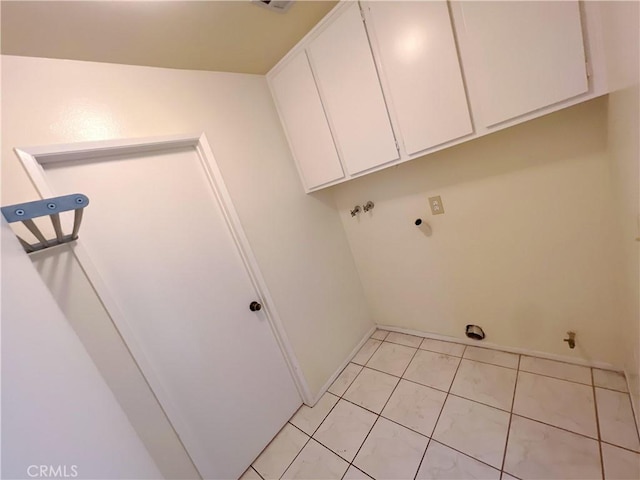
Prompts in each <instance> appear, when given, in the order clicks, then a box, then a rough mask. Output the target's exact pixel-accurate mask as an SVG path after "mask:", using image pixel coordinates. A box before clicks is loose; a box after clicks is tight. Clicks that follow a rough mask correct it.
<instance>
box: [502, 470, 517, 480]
mask: <svg viewBox="0 0 640 480" xmlns="http://www.w3.org/2000/svg"><path fill="white" fill-rule="evenodd" d="M500 480H518V479H517V478H516V477H514V476H513V475H509V474H508V473H506V472H502V476H501V477H500Z"/></svg>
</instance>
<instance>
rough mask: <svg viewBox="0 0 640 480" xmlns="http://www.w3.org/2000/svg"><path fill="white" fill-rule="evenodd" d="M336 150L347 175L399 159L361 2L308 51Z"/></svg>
mask: <svg viewBox="0 0 640 480" xmlns="http://www.w3.org/2000/svg"><path fill="white" fill-rule="evenodd" d="M307 51H308V53H309V58H310V60H311V64H312V67H313V70H314V73H315V77H316V79H317V81H318V88H319V90H320V95H321V97H322V102H323V104H324V106H325V110H326V112H327V116H328V117H329V122H330V125H331V129H332V131H333V134H334V138H335V139H336V143H337V147H338V150H339V152H340V155H341V158H342V160H343V162H344V164H345V167H346V169H347V170H348V173H350V174H356V173H360V172H363V171H365V170H369V169H371V168H374V167H376V166H378V165H382V164H385V163H387V162H391V161H394V160H397V159H398V158H399V155H398V150H397V148H396V143H395V137H394V135H393V131H392V129H391V123H390V121H389V114H388V112H387V107H386V105H385V101H384V97H383V96H382V88H381V87H380V81H379V79H378V74H377V71H376V67H375V64H374V61H373V55H372V54H371V48H370V47H369V41H368V39H367V34H366V31H365V28H364V23H363V22H362V18H361V16H360V9H359V7H358V4H357V2H353V3H352V4H350V5H349V6H347V7H346V8H345V9H344V10H343V11H342V12H341V14H340V15H339V16H338V17H336V18H335V19H333V21H332V22H331V23H330V24H329V25H328V26H327V28H325V29H324V30H323V31H322V32H321V33H320V35H319V36H318V37H316V38H315V39H314V40H313V41H312V42H311V44H310V45H309V47H308V50H307Z"/></svg>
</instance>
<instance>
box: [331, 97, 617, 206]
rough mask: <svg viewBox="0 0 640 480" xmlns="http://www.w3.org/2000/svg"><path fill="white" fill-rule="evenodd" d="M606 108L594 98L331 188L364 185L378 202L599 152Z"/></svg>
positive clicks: (603, 142)
mask: <svg viewBox="0 0 640 480" xmlns="http://www.w3.org/2000/svg"><path fill="white" fill-rule="evenodd" d="M594 109H597V112H598V114H597V115H594V114H593V113H592V112H593V110H594ZM606 109H607V97H606V96H603V97H599V98H596V99H593V100H591V101H589V102H585V103H580V104H578V105H576V106H573V107H570V108H568V109H565V110H561V111H559V112H555V113H551V114H549V115H545V116H544V117H540V118H537V119H535V120H532V121H529V122H526V123H524V124H521V125H517V126H515V127H511V128H508V129H505V130H501V131H498V132H496V133H494V134H490V135H486V136H484V137H481V138H479V139H476V140H472V141H470V142H467V143H462V144H460V145H456V146H454V147H451V148H448V149H445V150H441V151H439V152H435V153H432V154H430V155H425V156H424V157H421V158H418V159H416V160H412V161H409V162H406V163H403V164H401V165H398V166H395V167H390V168H387V169H385V170H382V171H380V172H376V173H373V174H370V175H368V176H366V177H364V178H360V179H356V180H352V181H350V182H348V187H347V186H346V185H345V184H342V185H338V186H335V187H333V188H332V189H331V190H333V191H338V190H339V189H341V188H342V189H346V188H350V189H353V190H359V189H360V188H366V189H367V191H369V190H371V191H375V195H376V199H377V200H378V201H383V200H389V199H393V198H397V197H403V196H408V195H414V194H419V193H422V192H425V191H435V190H438V189H441V188H446V187H450V186H454V185H460V184H463V183H466V182H474V181H476V180H480V179H484V178H487V177H493V176H498V175H504V174H508V173H512V172H514V171H518V170H524V169H530V168H536V167H539V166H542V165H544V164H547V163H551V162H558V161H565V160H569V159H571V158H578V157H582V156H584V155H587V154H590V153H593V152H594V151H604V150H606V148H607V144H606V141H607V138H606V113H605V112H606ZM585 132H586V134H585ZM594 132H601V134H596V135H594V134H593V133H594ZM349 193H351V192H349ZM340 194H342V192H340Z"/></svg>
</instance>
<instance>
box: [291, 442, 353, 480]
mask: <svg viewBox="0 0 640 480" xmlns="http://www.w3.org/2000/svg"><path fill="white" fill-rule="evenodd" d="M347 468H349V464H348V463H347V462H345V461H344V460H343V459H342V458H340V457H339V456H337V455H336V454H335V453H333V452H332V451H330V450H328V449H326V448H325V447H323V446H322V445H320V444H319V443H318V442H316V441H315V440H313V439H312V440H310V441H309V443H307V445H306V446H305V447H304V448H303V449H302V451H301V452H300V455H298V457H297V458H296V459H295V460H294V462H293V463H292V464H291V466H290V467H289V468H288V469H287V471H286V472H285V474H284V475H283V476H282V478H283V479H292V480H293V479H300V480H318V479H322V480H329V479H336V480H340V479H341V478H342V476H343V475H344V473H345V472H346V471H347Z"/></svg>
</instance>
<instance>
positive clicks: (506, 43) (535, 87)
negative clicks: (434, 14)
mask: <svg viewBox="0 0 640 480" xmlns="http://www.w3.org/2000/svg"><path fill="white" fill-rule="evenodd" d="M455 3H457V2H452V5H455ZM460 9H461V14H462V19H461V21H460V22H459V23H457V24H456V29H457V30H458V33H459V37H460V38H461V40H462V41H463V44H464V48H466V49H468V55H467V56H466V57H465V58H464V59H463V60H464V64H465V70H466V73H467V80H468V81H469V82H470V84H472V86H473V89H472V91H471V95H472V96H475V97H476V101H477V105H478V106H479V109H480V112H478V113H479V115H478V116H479V117H480V118H481V122H482V125H484V126H485V127H490V126H493V125H496V124H498V123H501V122H504V121H507V120H510V119H513V118H516V117H518V116H521V115H524V114H526V113H529V112H533V111H534V110H538V109H541V108H544V107H547V106H549V105H553V104H556V103H558V102H561V101H564V100H567V99H569V98H572V97H575V96H577V95H581V94H584V93H586V92H587V91H588V89H589V84H588V78H587V70H586V65H585V49H584V39H583V35H582V24H581V17H580V7H579V4H578V2H577V1H530V2H520V1H502V2H484V1H482V2H473V1H472V2H462V3H460ZM467 66H468V67H469V68H468V69H467V68H466V67H467Z"/></svg>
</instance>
